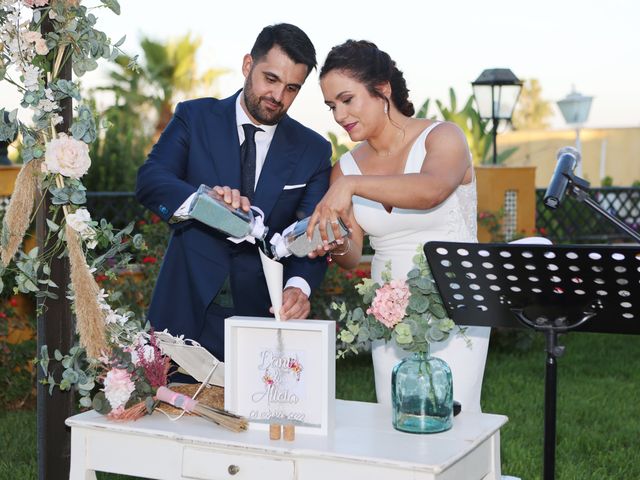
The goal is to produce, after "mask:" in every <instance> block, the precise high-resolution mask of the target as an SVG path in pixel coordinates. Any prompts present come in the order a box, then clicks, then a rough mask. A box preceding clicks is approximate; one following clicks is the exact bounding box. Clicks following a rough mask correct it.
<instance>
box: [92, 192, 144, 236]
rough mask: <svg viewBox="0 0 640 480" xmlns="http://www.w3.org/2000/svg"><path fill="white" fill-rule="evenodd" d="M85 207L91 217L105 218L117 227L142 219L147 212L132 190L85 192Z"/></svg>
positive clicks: (95, 218) (96, 218)
mask: <svg viewBox="0 0 640 480" xmlns="http://www.w3.org/2000/svg"><path fill="white" fill-rule="evenodd" d="M87 208H88V209H89V211H90V212H91V218H92V219H94V220H100V219H101V218H105V219H107V220H109V222H110V223H111V225H113V226H114V227H116V228H118V229H120V228H124V227H126V226H127V225H128V224H129V223H130V222H132V221H137V220H140V219H142V218H143V217H144V215H145V212H147V209H146V208H145V207H143V206H142V205H140V203H138V201H137V200H136V197H135V195H134V194H133V192H87Z"/></svg>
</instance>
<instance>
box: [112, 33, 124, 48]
mask: <svg viewBox="0 0 640 480" xmlns="http://www.w3.org/2000/svg"><path fill="white" fill-rule="evenodd" d="M126 38H127V36H126V35H125V36H124V37H122V38H121V39H120V40H118V41H117V42H116V43H114V44H113V46H114V47H119V46H121V45H122V44H123V43H124V41H125V40H126Z"/></svg>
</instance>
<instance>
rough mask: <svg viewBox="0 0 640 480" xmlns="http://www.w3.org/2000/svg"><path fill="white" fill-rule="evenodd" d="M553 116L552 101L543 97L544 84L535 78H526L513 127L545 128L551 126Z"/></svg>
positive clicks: (527, 128)
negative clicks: (550, 121) (550, 120)
mask: <svg viewBox="0 0 640 480" xmlns="http://www.w3.org/2000/svg"><path fill="white" fill-rule="evenodd" d="M552 116H553V109H552V108H551V103H550V102H548V101H547V100H545V99H543V98H542V86H541V85H540V82H539V81H538V80H537V79H535V78H530V79H527V80H525V82H524V85H523V86H522V91H521V92H520V98H519V99H518V103H517V105H516V109H515V111H514V112H513V119H512V123H513V128H515V129H516V130H544V129H547V128H549V119H550V118H551V117H552Z"/></svg>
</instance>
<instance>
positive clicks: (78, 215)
mask: <svg viewBox="0 0 640 480" xmlns="http://www.w3.org/2000/svg"><path fill="white" fill-rule="evenodd" d="M90 222H91V213H89V210H87V209H86V208H79V209H77V210H76V211H75V212H74V213H70V214H69V215H67V223H68V224H69V226H70V227H71V228H73V229H74V230H75V231H76V232H79V233H81V234H82V232H84V231H85V230H86V229H88V228H90V227H89V223H90Z"/></svg>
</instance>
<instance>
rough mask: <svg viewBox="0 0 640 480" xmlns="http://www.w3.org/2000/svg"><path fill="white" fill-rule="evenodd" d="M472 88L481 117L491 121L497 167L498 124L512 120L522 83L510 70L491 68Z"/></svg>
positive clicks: (472, 84) (473, 83) (494, 160)
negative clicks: (501, 121)
mask: <svg viewBox="0 0 640 480" xmlns="http://www.w3.org/2000/svg"><path fill="white" fill-rule="evenodd" d="M471 86H472V87H473V96H474V98H475V100H476V105H477V106H478V113H479V114H480V117H481V118H483V119H486V120H488V119H491V124H492V129H493V164H494V165H495V164H497V163H498V147H497V140H496V139H497V137H498V124H499V123H500V120H507V121H510V120H511V117H512V116H513V110H514V108H515V106H516V103H517V102H518V97H519V96H520V90H522V82H521V81H520V80H519V79H518V77H516V76H515V75H514V74H513V72H512V71H511V70H509V69H508V68H491V69H488V70H484V71H483V72H482V73H481V74H480V76H479V77H478V78H477V79H476V80H475V81H473V82H471Z"/></svg>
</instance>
